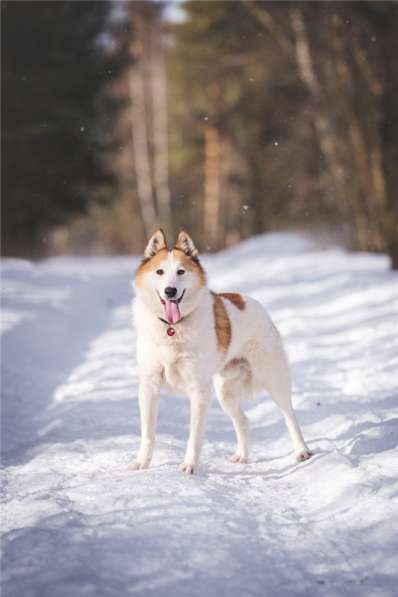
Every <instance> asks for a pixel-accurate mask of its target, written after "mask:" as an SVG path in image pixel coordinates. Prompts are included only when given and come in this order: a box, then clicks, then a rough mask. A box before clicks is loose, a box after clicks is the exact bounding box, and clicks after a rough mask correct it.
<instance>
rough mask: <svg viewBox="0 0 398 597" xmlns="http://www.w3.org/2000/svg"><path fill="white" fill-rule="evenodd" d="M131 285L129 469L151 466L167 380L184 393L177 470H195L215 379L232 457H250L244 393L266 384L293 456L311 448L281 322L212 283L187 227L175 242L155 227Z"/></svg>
mask: <svg viewBox="0 0 398 597" xmlns="http://www.w3.org/2000/svg"><path fill="white" fill-rule="evenodd" d="M134 287H135V292H136V297H135V301H134V306H133V314H134V320H135V326H136V331H137V361H138V370H139V395H138V401H139V409H140V418H141V445H140V449H139V452H138V455H137V458H136V460H134V461H133V462H132V463H131V464H130V465H129V468H130V469H133V470H137V469H145V468H148V467H149V466H150V463H151V460H152V455H153V450H154V442H155V428H156V421H157V413H158V403H159V392H160V388H161V387H162V386H163V385H166V386H167V387H168V388H170V389H171V390H172V391H175V392H178V393H185V394H187V395H188V396H189V399H190V408H191V415H190V433H189V439H188V443H187V448H186V453H185V458H184V461H183V463H182V464H181V466H180V470H182V471H183V472H186V473H193V472H194V471H195V470H196V468H197V465H198V462H199V455H200V449H201V444H202V437H203V432H204V423H205V417H206V413H207V410H208V407H209V403H210V394H211V387H212V381H213V382H214V387H215V391H216V395H217V398H218V400H219V402H220V404H221V406H222V408H223V410H224V411H225V412H226V413H227V414H228V415H229V416H230V418H231V420H232V424H233V426H234V429H235V433H236V438H237V448H236V452H235V454H234V455H233V456H232V458H231V460H232V461H233V462H241V463H243V462H247V459H248V419H247V417H246V416H245V414H244V413H243V411H242V409H241V400H242V398H244V397H250V396H255V395H256V394H257V393H259V392H261V391H264V390H266V391H267V392H268V393H269V395H270V396H271V397H272V398H273V400H274V401H275V402H276V404H277V405H278V406H279V407H280V409H281V410H282V413H283V415H284V418H285V421H286V425H287V428H288V431H289V434H290V437H291V440H292V442H293V446H294V450H295V453H296V458H297V461H304V460H307V459H308V458H310V457H311V456H312V452H311V451H310V450H309V449H308V447H307V445H306V444H305V441H304V439H303V435H302V433H301V430H300V427H299V424H298V422H297V419H296V416H295V413H294V410H293V407H292V401H291V382H290V374H289V367H288V362H287V358H286V354H285V351H284V348H283V345H282V341H281V337H280V335H279V332H278V330H277V329H276V327H275V325H274V324H273V322H272V321H271V319H270V317H269V315H268V314H267V312H266V311H265V310H264V308H263V306H262V305H261V304H260V303H259V302H257V301H256V300H254V299H252V298H250V297H248V296H242V295H241V294H238V293H235V292H223V293H214V292H211V291H210V290H209V288H208V287H207V284H206V273H205V271H204V269H203V267H202V265H201V263H200V261H199V258H198V251H197V249H196V247H195V245H194V243H193V240H192V239H191V237H190V236H189V234H188V233H187V232H185V231H184V230H182V231H181V232H180V233H179V235H178V239H177V242H176V244H175V246H174V247H173V248H172V249H169V248H168V246H167V241H166V237H165V235H164V233H163V231H162V230H157V231H156V232H155V233H154V234H153V236H152V237H151V239H150V240H149V242H148V244H147V247H146V249H145V253H144V259H143V261H142V263H141V264H140V266H139V267H138V269H137V271H136V274H135V279H134Z"/></svg>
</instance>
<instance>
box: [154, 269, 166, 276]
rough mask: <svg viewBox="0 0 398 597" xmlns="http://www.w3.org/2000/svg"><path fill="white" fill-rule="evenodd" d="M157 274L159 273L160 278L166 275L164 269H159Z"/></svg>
mask: <svg viewBox="0 0 398 597" xmlns="http://www.w3.org/2000/svg"><path fill="white" fill-rule="evenodd" d="M156 273H157V275H158V276H163V274H164V270H162V269H157V270H156Z"/></svg>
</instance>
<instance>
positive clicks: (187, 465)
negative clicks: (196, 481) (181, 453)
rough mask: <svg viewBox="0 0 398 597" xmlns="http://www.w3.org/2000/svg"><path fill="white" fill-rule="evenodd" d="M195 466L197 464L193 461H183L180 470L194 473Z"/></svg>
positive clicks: (190, 473) (189, 473)
mask: <svg viewBox="0 0 398 597" xmlns="http://www.w3.org/2000/svg"><path fill="white" fill-rule="evenodd" d="M195 468H196V466H195V464H193V462H183V463H182V464H180V466H179V469H180V471H182V472H183V473H186V474H187V475H193V474H194V472H195Z"/></svg>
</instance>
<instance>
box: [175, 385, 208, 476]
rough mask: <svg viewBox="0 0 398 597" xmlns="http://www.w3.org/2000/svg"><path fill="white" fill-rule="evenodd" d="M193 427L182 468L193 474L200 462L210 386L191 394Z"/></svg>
mask: <svg viewBox="0 0 398 597" xmlns="http://www.w3.org/2000/svg"><path fill="white" fill-rule="evenodd" d="M190 401H191V428H190V432H189V439H188V444H187V450H186V453H185V458H184V462H183V463H182V464H181V466H180V470H181V471H183V472H184V473H190V474H192V473H193V472H194V471H195V468H196V466H197V464H198V462H199V455H200V449H201V447H202V440H203V432H204V426H205V419H206V414H207V411H208V408H209V403H210V388H205V389H201V390H195V391H193V392H192V393H191V394H190Z"/></svg>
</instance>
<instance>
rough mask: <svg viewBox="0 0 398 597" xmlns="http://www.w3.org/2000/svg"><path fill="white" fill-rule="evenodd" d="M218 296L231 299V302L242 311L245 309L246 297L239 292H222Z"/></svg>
mask: <svg viewBox="0 0 398 597" xmlns="http://www.w3.org/2000/svg"><path fill="white" fill-rule="evenodd" d="M218 296H222V297H224V298H226V299H227V300H229V301H231V303H233V304H234V305H235V307H237V308H238V309H239V310H240V311H243V309H244V308H245V307H246V301H245V299H244V298H243V297H242V296H241V295H240V294H238V293H237V292H220V293H219V294H218Z"/></svg>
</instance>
